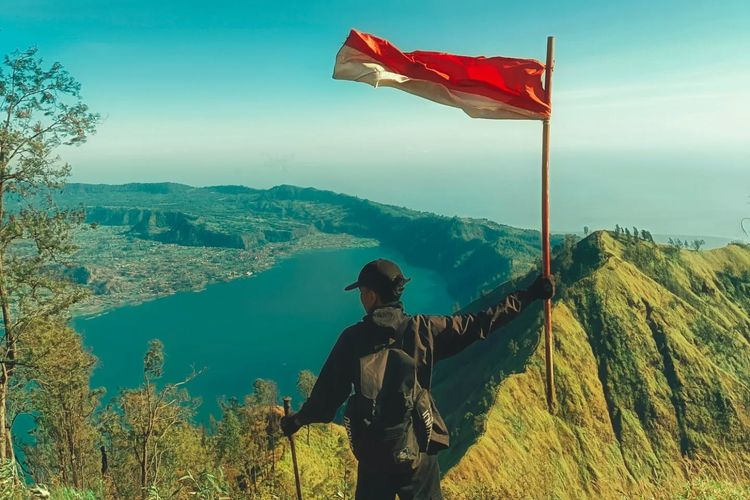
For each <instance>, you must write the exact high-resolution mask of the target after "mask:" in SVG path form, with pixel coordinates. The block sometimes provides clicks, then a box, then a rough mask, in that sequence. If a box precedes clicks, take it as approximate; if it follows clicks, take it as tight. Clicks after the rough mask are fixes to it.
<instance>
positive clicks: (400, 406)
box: [344, 319, 432, 473]
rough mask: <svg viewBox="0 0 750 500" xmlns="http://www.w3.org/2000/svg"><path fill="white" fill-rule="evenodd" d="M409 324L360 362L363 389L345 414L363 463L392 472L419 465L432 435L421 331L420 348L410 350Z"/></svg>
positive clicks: (351, 436) (357, 393) (357, 453)
mask: <svg viewBox="0 0 750 500" xmlns="http://www.w3.org/2000/svg"><path fill="white" fill-rule="evenodd" d="M409 323H410V321H409V319H407V320H406V321H404V322H403V323H402V324H401V326H400V327H399V328H398V330H397V331H396V335H395V338H392V339H389V342H388V343H387V344H385V345H383V346H381V348H379V349H378V350H376V351H375V352H374V353H372V354H368V355H367V356H364V357H362V358H360V360H359V368H360V379H359V384H358V385H359V386H358V387H355V392H354V394H352V395H351V396H350V397H349V400H348V402H347V406H346V411H345V412H344V426H345V427H346V431H347V434H348V436H349V443H350V445H351V448H352V451H353V452H354V456H356V457H357V460H359V461H360V462H363V463H366V464H368V465H370V466H373V467H376V468H379V469H381V470H383V471H385V472H392V473H399V472H408V471H411V470H413V469H415V468H416V467H417V465H418V464H419V457H420V452H424V451H427V446H428V444H429V442H430V434H431V432H432V408H431V404H430V403H431V400H430V394H429V391H427V390H425V389H424V388H422V387H421V386H420V385H419V381H418V380H417V361H416V346H417V341H416V340H417V339H416V335H417V333H416V332H415V335H414V350H413V351H412V353H408V352H406V350H404V332H405V331H406V328H407V327H408V325H409ZM355 385H356V384H355Z"/></svg>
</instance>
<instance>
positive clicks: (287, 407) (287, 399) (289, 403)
mask: <svg viewBox="0 0 750 500" xmlns="http://www.w3.org/2000/svg"><path fill="white" fill-rule="evenodd" d="M291 407H292V398H290V397H289V396H287V397H285V398H284V416H289V410H290V409H291ZM289 447H290V448H291V449H292V465H294V482H295V485H296V486H297V500H302V486H301V485H300V482H299V467H297V450H296V449H295V448H294V436H289Z"/></svg>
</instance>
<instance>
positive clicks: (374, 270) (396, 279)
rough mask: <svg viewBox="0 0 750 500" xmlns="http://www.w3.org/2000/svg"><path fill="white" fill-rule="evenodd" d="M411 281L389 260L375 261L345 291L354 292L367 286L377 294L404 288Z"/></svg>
mask: <svg viewBox="0 0 750 500" xmlns="http://www.w3.org/2000/svg"><path fill="white" fill-rule="evenodd" d="M408 281H409V278H404V275H403V273H402V272H401V269H400V268H399V267H398V266H397V265H396V263H395V262H391V261H390V260H387V259H378V260H373V261H372V262H368V263H367V264H365V267H363V268H362V270H361V271H360V272H359V277H358V278H357V281H355V282H354V283H352V284H351V285H349V286H348V287H346V288H344V290H347V291H348V290H354V289H355V288H359V287H360V286H366V287H367V288H370V289H372V290H375V291H376V292H386V291H391V290H394V289H395V288H397V287H398V286H403V285H404V284H406V283H407V282H408Z"/></svg>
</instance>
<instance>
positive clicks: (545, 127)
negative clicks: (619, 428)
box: [542, 36, 555, 413]
mask: <svg viewBox="0 0 750 500" xmlns="http://www.w3.org/2000/svg"><path fill="white" fill-rule="evenodd" d="M554 52H555V37H553V36H548V37H547V62H546V66H545V68H546V69H545V72H544V89H545V90H546V92H547V102H548V103H549V106H550V113H551V112H552V71H553V69H554ZM542 263H543V265H544V275H545V276H551V275H552V270H551V266H550V245H549V118H547V119H546V120H544V121H543V122H542ZM544 357H545V367H546V389H547V408H548V410H549V412H550V413H554V411H555V374H554V364H553V362H552V300H545V301H544Z"/></svg>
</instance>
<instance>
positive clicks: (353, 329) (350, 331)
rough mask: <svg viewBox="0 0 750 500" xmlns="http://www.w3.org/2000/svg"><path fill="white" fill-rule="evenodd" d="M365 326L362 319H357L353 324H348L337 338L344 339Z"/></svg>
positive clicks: (355, 333)
mask: <svg viewBox="0 0 750 500" xmlns="http://www.w3.org/2000/svg"><path fill="white" fill-rule="evenodd" d="M365 328H367V325H366V323H365V322H364V321H358V322H356V323H354V324H353V325H349V326H347V327H346V328H344V330H343V331H342V332H341V335H339V340H344V341H346V340H348V339H350V338H351V337H353V336H354V335H357V333H359V332H361V331H362V330H363V329H365Z"/></svg>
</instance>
